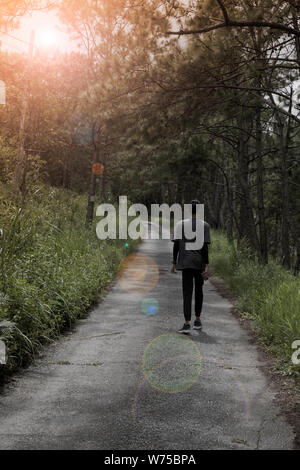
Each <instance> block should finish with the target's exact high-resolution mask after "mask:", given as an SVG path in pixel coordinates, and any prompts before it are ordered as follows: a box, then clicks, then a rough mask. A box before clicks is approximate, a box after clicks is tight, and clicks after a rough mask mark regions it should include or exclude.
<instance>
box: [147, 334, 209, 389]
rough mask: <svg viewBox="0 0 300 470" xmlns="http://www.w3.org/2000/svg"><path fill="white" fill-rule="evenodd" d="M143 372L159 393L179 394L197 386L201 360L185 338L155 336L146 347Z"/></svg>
mask: <svg viewBox="0 0 300 470" xmlns="http://www.w3.org/2000/svg"><path fill="white" fill-rule="evenodd" d="M142 369H143V372H144V376H145V379H146V380H147V381H148V382H149V383H150V385H152V387H154V388H155V389H157V390H159V391H160V392H165V393H179V392H184V391H186V390H188V389H189V388H191V386H192V385H194V383H196V382H197V380H198V378H199V375H200V372H201V370H202V357H201V354H200V351H199V349H198V347H197V345H196V344H195V343H194V342H193V341H192V340H191V339H190V338H188V337H187V336H183V335H180V334H178V333H170V334H165V335H161V336H158V337H157V338H155V339H154V340H153V341H151V343H149V345H148V346H147V348H146V350H145V352H144V355H143V359H142Z"/></svg>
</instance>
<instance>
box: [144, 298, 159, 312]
mask: <svg viewBox="0 0 300 470" xmlns="http://www.w3.org/2000/svg"><path fill="white" fill-rule="evenodd" d="M142 310H143V312H144V313H145V314H146V315H149V316H153V315H156V314H157V313H158V310H159V305H158V302H157V300H156V299H144V300H143V302H142Z"/></svg>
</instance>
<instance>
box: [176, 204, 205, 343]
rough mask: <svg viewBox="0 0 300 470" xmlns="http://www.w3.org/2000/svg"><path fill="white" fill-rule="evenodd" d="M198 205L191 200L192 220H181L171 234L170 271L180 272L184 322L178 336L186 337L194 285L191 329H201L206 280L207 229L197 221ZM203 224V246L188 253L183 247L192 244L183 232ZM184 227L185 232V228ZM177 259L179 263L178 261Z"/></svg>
mask: <svg viewBox="0 0 300 470" xmlns="http://www.w3.org/2000/svg"><path fill="white" fill-rule="evenodd" d="M198 204H200V202H199V201H198V200H197V199H194V200H193V201H192V202H191V206H192V218H191V219H185V220H182V221H180V222H179V223H178V224H177V225H176V227H175V232H174V238H173V242H174V246H173V266H172V270H171V271H172V272H173V273H176V270H178V271H182V292H183V313H184V318H185V323H184V325H183V327H182V328H181V329H180V330H178V333H184V334H189V333H190V332H191V318H192V297H193V289H194V284H195V321H194V326H193V327H194V329H195V330H202V323H201V318H200V317H201V313H202V306H203V284H204V281H205V280H207V279H208V266H209V257H208V245H209V244H210V226H209V224H208V223H206V222H205V221H203V220H201V219H197V205H198ZM197 223H198V224H204V243H203V246H202V248H201V249H198V250H187V249H186V244H187V243H193V242H195V240H196V239H195V238H194V239H193V240H188V239H187V238H186V236H185V233H191V230H193V232H194V233H195V232H196V224H197ZM185 226H187V231H185V229H184V227H185ZM177 258H178V262H177Z"/></svg>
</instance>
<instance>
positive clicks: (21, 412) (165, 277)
mask: <svg viewBox="0 0 300 470" xmlns="http://www.w3.org/2000/svg"><path fill="white" fill-rule="evenodd" d="M171 248H172V245H171V243H170V242H168V241H153V240H152V241H150V240H149V241H146V242H144V243H143V245H142V246H141V249H140V253H142V254H144V255H147V256H150V257H151V258H152V259H153V260H154V261H155V263H156V264H157V266H158V268H159V270H160V274H159V281H158V282H157V283H156V281H153V276H155V264H154V263H153V266H154V268H153V266H152V267H151V269H152V274H151V273H150V279H148V280H145V278H144V276H143V274H141V273H140V272H139V270H140V267H137V268H133V269H134V270H135V277H134V279H135V282H136V287H137V290H139V287H140V288H141V290H143V287H142V286H143V285H145V282H146V284H147V282H148V284H149V289H150V287H153V286H151V283H152V284H153V285H154V289H153V290H151V292H149V293H135V294H132V293H128V292H126V291H124V290H123V289H122V288H121V287H120V286H119V284H118V283H116V285H115V286H114V287H113V289H112V290H111V291H110V293H109V294H108V295H107V297H106V299H105V300H104V301H103V302H102V303H101V304H100V305H99V306H98V307H97V308H96V309H95V310H94V311H93V312H92V313H91V315H90V316H89V317H88V318H87V319H85V320H81V321H79V323H78V326H77V328H76V330H75V331H74V332H73V333H70V334H68V335H67V336H66V337H64V338H62V339H60V340H59V341H58V342H57V343H55V344H53V345H51V346H50V347H47V348H46V349H45V352H44V357H42V358H40V359H39V360H37V361H36V363H35V364H33V365H32V366H31V367H30V368H29V369H27V370H26V371H23V372H22V373H20V374H19V375H18V376H17V378H16V382H15V384H13V385H10V386H8V387H6V388H5V390H4V392H3V393H2V395H0V416H1V419H0V449H115V450H116V449H177V450H178V449H255V448H261V449H265V448H270V449H291V448H292V445H293V433H292V430H291V429H290V427H289V425H288V424H287V423H286V421H285V419H284V418H283V417H282V416H280V414H279V410H278V409H277V408H276V407H275V406H274V405H272V400H273V394H272V392H271V391H270V390H269V389H268V386H267V381H266V379H265V377H264V375H263V373H262V372H261V369H260V368H261V366H262V365H263V363H261V362H260V360H259V358H258V354H257V352H256V349H255V346H253V345H251V344H250V342H249V337H248V336H247V333H246V332H245V331H243V330H242V329H241V327H240V325H239V322H238V321H237V320H236V319H235V318H234V317H233V316H232V315H231V313H230V304H229V303H228V301H227V300H225V299H224V298H222V297H221V296H220V295H219V294H218V293H217V292H216V290H215V288H214V287H213V286H212V285H211V284H210V283H206V284H205V299H204V313H203V324H204V331H203V332H200V333H199V332H196V331H194V332H193V334H192V336H191V339H190V340H189V339H186V342H183V340H182V336H180V335H174V332H176V329H177V328H178V327H179V326H181V324H182V321H183V318H182V314H181V275H180V274H179V273H178V274H177V275H176V276H175V275H172V274H170V273H169V269H170V262H171V255H170V253H171ZM151 276H152V277H151ZM152 281H153V282H152ZM143 283H144V284H143ZM149 297H150V298H153V299H155V300H156V301H157V302H158V304H159V312H158V313H157V314H156V315H146V314H145V313H143V311H142V301H143V299H145V298H149ZM162 335H166V336H162ZM160 336H161V339H159V340H155V338H157V337H160ZM184 338H185V337H184ZM153 340H154V341H153ZM151 341H152V343H151ZM150 343H151V346H150V347H149V344H150ZM186 348H187V349H186ZM145 350H146V351H147V353H146V356H144V361H146V362H147V361H148V374H149V375H148V376H149V378H150V379H151V380H152V381H153V385H155V387H153V386H151V385H150V383H149V382H147V381H145V378H144V375H143V371H142V359H143V354H144V352H145ZM178 353H179V354H178ZM178 355H179V356H180V355H181V359H180V360H179V359H176V356H178ZM182 356H184V357H183V358H182ZM174 358H175V359H174ZM199 358H200V359H199ZM170 359H171V360H170ZM151 361H152V362H151ZM164 361H165V362H166V363H164ZM168 361H169V362H168ZM199 364H200V367H199ZM154 365H156V366H157V365H158V366H157V367H156V369H155V371H154V372H153V370H154ZM151 367H152V369H151ZM151 374H152V375H151ZM153 374H154V375H153ZM155 374H156V375H155ZM186 384H188V387H187V390H185V391H179V392H178V393H167V392H168V391H174V389H176V390H181V389H183V388H184V386H185V385H186ZM172 387H173V389H172ZM162 389H163V390H167V392H166V391H161V390H162Z"/></svg>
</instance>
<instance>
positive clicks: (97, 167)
mask: <svg viewBox="0 0 300 470" xmlns="http://www.w3.org/2000/svg"><path fill="white" fill-rule="evenodd" d="M92 171H93V175H95V176H100V175H102V173H103V172H104V166H103V165H102V163H94V165H93V168H92Z"/></svg>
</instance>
